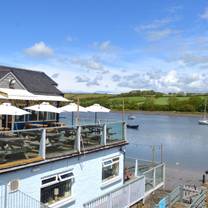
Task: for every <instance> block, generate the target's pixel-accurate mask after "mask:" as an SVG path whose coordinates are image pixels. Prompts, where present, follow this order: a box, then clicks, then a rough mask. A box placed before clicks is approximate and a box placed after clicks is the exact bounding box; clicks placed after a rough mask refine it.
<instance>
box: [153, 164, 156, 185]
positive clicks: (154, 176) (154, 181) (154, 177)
mask: <svg viewBox="0 0 208 208" xmlns="http://www.w3.org/2000/svg"><path fill="white" fill-rule="evenodd" d="M155 186H156V168H155V167H154V168H153V187H154V188H155Z"/></svg>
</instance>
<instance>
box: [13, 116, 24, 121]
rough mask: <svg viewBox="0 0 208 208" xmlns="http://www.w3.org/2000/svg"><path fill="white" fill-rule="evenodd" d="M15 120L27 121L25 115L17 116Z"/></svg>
mask: <svg viewBox="0 0 208 208" xmlns="http://www.w3.org/2000/svg"><path fill="white" fill-rule="evenodd" d="M15 121H16V122H21V121H25V116H24V115H23V116H15Z"/></svg>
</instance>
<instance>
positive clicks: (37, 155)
mask: <svg viewBox="0 0 208 208" xmlns="http://www.w3.org/2000/svg"><path fill="white" fill-rule="evenodd" d="M124 143H126V136H125V123H123V122H114V123H107V124H95V125H82V126H76V127H75V126H71V127H52V128H40V129H23V130H15V131H7V132H5V131H2V132H0V170H1V169H5V168H10V167H14V166H19V165H24V164H28V163H32V162H37V161H41V160H45V159H52V158H57V157H60V156H62V157H63V156H70V155H74V154H82V153H86V152H88V151H93V150H97V149H100V148H108V147H111V146H114V145H118V144H124Z"/></svg>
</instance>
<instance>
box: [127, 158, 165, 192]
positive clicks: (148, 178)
mask: <svg viewBox="0 0 208 208" xmlns="http://www.w3.org/2000/svg"><path fill="white" fill-rule="evenodd" d="M125 170H126V171H127V172H128V173H129V176H130V177H129V179H130V180H131V179H132V178H135V177H139V176H144V177H145V196H147V195H149V194H150V193H152V192H153V191H155V190H157V189H158V188H161V187H162V186H164V185H165V164H164V163H156V162H151V161H144V160H138V159H135V158H130V157H127V158H126V160H125Z"/></svg>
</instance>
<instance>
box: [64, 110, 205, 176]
mask: <svg viewBox="0 0 208 208" xmlns="http://www.w3.org/2000/svg"><path fill="white" fill-rule="evenodd" d="M70 115H71V114H68V116H70ZM128 115H134V116H135V117H136V118H135V119H134V121H132V120H128ZM68 116H67V118H68V119H69V117H68ZM93 116H94V115H93V114H88V113H87V115H86V114H82V115H81V118H82V117H85V118H86V117H87V118H88V119H93ZM68 119H66V120H68ZM98 119H107V120H111V119H112V120H121V113H116V112H115V113H105V114H104V113H100V114H98ZM125 120H126V121H127V123H131V124H132V123H134V124H139V129H138V130H134V129H128V130H127V139H128V141H129V145H127V147H126V154H127V155H128V156H131V157H135V158H141V159H147V160H152V159H155V160H156V159H157V160H160V159H161V151H160V145H161V144H162V145H163V157H162V158H163V160H164V161H165V163H166V164H167V167H169V168H171V169H172V170H173V169H174V170H176V169H177V170H181V171H185V173H184V174H183V175H182V176H180V177H186V175H187V173H188V174H189V173H191V172H196V173H198V175H196V174H195V177H199V174H202V173H204V171H205V170H208V125H207V126H203V125H199V124H198V120H199V117H196V116H172V115H152V114H151V115H150V114H143V113H139V112H134V113H126V114H125ZM153 145H155V153H154V156H153V152H152V146H153ZM189 175H190V174H189ZM191 177H192V176H191Z"/></svg>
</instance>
